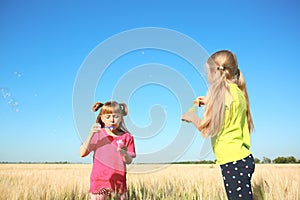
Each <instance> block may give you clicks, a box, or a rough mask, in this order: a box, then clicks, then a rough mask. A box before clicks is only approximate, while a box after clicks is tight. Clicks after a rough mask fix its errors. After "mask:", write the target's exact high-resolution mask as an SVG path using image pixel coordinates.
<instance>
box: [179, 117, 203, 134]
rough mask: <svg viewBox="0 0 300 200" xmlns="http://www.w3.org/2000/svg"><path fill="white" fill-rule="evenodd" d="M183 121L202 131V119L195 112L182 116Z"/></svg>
mask: <svg viewBox="0 0 300 200" xmlns="http://www.w3.org/2000/svg"><path fill="white" fill-rule="evenodd" d="M181 120H182V121H185V122H192V123H193V124H194V126H195V127H196V128H197V129H198V130H199V131H200V129H199V128H200V125H201V119H200V118H199V117H198V116H197V115H196V114H195V113H194V112H186V113H184V114H183V115H182V116H181Z"/></svg>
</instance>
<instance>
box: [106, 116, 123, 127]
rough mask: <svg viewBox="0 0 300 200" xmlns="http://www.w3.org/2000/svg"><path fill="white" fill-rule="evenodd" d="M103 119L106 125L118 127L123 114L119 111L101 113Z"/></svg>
mask: <svg viewBox="0 0 300 200" xmlns="http://www.w3.org/2000/svg"><path fill="white" fill-rule="evenodd" d="M101 120H102V122H103V123H104V124H105V126H109V127H111V126H113V127H114V129H116V128H118V127H119V125H120V123H121V121H122V116H121V115H120V114H119V113H112V114H103V115H101Z"/></svg>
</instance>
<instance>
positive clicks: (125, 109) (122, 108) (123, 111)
mask: <svg viewBox="0 0 300 200" xmlns="http://www.w3.org/2000/svg"><path fill="white" fill-rule="evenodd" d="M119 106H120V111H121V114H122V115H123V116H126V115H127V114H128V106H127V105H126V104H125V103H119Z"/></svg>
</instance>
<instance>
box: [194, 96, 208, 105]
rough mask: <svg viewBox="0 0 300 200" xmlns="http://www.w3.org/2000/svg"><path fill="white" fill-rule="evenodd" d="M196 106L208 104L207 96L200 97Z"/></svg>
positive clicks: (196, 101) (195, 102) (196, 100)
mask: <svg viewBox="0 0 300 200" xmlns="http://www.w3.org/2000/svg"><path fill="white" fill-rule="evenodd" d="M194 104H196V105H197V106H199V107H201V106H203V105H205V104H206V97H205V96H199V97H197V99H195V101H194Z"/></svg>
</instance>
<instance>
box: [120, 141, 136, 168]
mask: <svg viewBox="0 0 300 200" xmlns="http://www.w3.org/2000/svg"><path fill="white" fill-rule="evenodd" d="M127 150H128V148H127V146H125V145H124V146H122V147H121V148H118V151H119V152H120V153H121V154H122V155H123V161H124V163H126V164H130V163H132V160H133V158H132V157H131V155H129V154H128V152H127Z"/></svg>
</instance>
